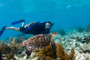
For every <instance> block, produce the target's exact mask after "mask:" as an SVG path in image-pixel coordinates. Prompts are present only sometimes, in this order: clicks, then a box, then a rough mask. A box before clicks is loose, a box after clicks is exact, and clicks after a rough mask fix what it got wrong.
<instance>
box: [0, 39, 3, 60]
mask: <svg viewBox="0 0 90 60" xmlns="http://www.w3.org/2000/svg"><path fill="white" fill-rule="evenodd" d="M3 50H4V40H3V41H2V43H0V60H3V59H2V52H3Z"/></svg>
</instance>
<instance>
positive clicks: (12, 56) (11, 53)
mask: <svg viewBox="0 0 90 60" xmlns="http://www.w3.org/2000/svg"><path fill="white" fill-rule="evenodd" d="M6 58H7V60H10V59H13V60H16V59H15V58H14V53H13V51H11V52H10V54H8V55H6Z"/></svg>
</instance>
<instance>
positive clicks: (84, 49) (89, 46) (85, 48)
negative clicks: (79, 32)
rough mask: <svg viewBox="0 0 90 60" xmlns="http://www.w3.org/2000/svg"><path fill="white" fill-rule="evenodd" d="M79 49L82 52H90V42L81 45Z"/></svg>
mask: <svg viewBox="0 0 90 60" xmlns="http://www.w3.org/2000/svg"><path fill="white" fill-rule="evenodd" d="M79 51H80V52H81V53H87V52H88V53H90V43H88V44H84V45H83V46H80V47H79Z"/></svg>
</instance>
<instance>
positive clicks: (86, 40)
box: [84, 36, 90, 44]
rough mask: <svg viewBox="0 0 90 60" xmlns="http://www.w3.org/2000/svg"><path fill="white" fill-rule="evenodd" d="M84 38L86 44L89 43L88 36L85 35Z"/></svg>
mask: <svg viewBox="0 0 90 60" xmlns="http://www.w3.org/2000/svg"><path fill="white" fill-rule="evenodd" d="M84 40H85V42H86V43H87V44H88V43H90V36H89V37H86V38H84Z"/></svg>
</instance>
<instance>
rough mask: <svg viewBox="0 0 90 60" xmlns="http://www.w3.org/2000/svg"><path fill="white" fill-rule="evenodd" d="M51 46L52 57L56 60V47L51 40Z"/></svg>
mask: <svg viewBox="0 0 90 60" xmlns="http://www.w3.org/2000/svg"><path fill="white" fill-rule="evenodd" d="M51 46H52V56H53V58H54V59H55V58H56V45H55V43H54V39H52V40H51Z"/></svg>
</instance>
